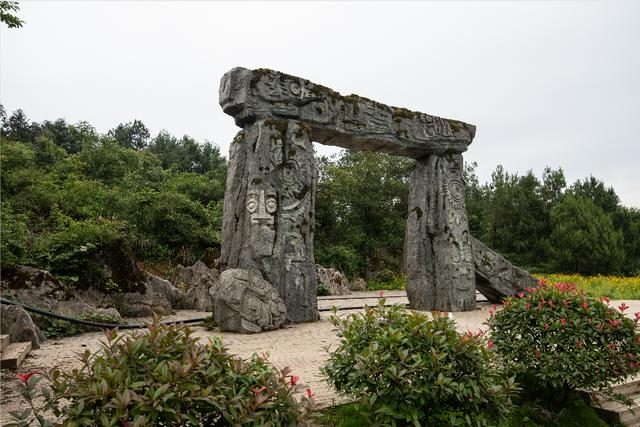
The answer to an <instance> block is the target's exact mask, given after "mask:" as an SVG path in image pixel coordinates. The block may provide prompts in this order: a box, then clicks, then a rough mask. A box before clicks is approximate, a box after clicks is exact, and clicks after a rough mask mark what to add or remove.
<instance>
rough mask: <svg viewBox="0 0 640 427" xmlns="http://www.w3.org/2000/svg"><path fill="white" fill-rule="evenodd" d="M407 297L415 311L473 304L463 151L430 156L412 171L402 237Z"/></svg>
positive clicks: (469, 307)
mask: <svg viewBox="0 0 640 427" xmlns="http://www.w3.org/2000/svg"><path fill="white" fill-rule="evenodd" d="M405 239H406V241H405V251H406V256H405V260H406V261H405V262H406V270H407V296H408V297H409V304H410V306H411V308H414V309H418V310H440V311H467V310H473V309H475V307H476V288H475V274H474V266H473V258H472V249H471V242H470V237H469V224H468V221H467V214H466V202H465V185H464V180H463V174H462V155H460V154H449V155H442V156H439V155H435V154H434V155H429V156H426V157H425V158H423V159H420V160H418V161H417V162H416V167H415V169H414V170H413V172H412V173H411V191H410V194H409V217H408V219H407V235H406V237H405Z"/></svg>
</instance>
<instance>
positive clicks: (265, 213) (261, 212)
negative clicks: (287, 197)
mask: <svg viewBox="0 0 640 427" xmlns="http://www.w3.org/2000/svg"><path fill="white" fill-rule="evenodd" d="M247 210H248V211H249V214H250V215H251V223H252V224H259V225H273V222H274V220H273V214H275V212H276V211H277V210H278V199H277V197H276V193H275V192H274V191H267V192H265V191H264V190H252V191H250V192H249V194H248V195H247Z"/></svg>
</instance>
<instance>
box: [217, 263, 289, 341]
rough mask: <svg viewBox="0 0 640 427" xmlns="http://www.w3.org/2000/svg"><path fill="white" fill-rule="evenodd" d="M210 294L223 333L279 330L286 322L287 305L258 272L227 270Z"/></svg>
mask: <svg viewBox="0 0 640 427" xmlns="http://www.w3.org/2000/svg"><path fill="white" fill-rule="evenodd" d="M210 293H211V300H212V302H213V318H214V320H215V321H216V324H217V325H218V326H219V327H220V330H221V331H226V332H239V333H243V334H253V333H258V332H262V331H268V330H272V329H278V328H280V327H281V326H282V325H283V324H284V322H285V320H286V317H287V308H286V306H285V304H284V302H283V301H282V299H281V298H280V296H279V295H278V293H277V292H276V290H275V289H274V288H273V286H271V284H270V283H269V282H267V281H266V280H264V278H263V277H262V274H261V273H260V271H259V270H243V269H229V270H226V271H224V272H222V274H221V275H220V281H219V282H217V283H216V284H215V285H214V286H212V287H211V289H210Z"/></svg>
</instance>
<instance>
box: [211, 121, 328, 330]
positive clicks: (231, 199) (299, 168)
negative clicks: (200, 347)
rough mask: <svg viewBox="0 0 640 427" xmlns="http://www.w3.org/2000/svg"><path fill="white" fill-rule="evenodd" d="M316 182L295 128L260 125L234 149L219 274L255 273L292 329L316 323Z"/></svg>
mask: <svg viewBox="0 0 640 427" xmlns="http://www.w3.org/2000/svg"><path fill="white" fill-rule="evenodd" d="M315 181H316V180H315V160H314V155H313V145H312V143H311V139H310V138H309V133H308V130H307V128H306V127H305V126H304V125H301V124H299V123H298V122H296V121H292V120H289V121H287V120H282V121H276V120H262V121H258V122H256V123H255V124H253V125H247V127H246V128H245V130H244V131H243V132H241V133H240V134H239V135H238V136H237V137H236V140H235V141H234V142H233V143H232V144H231V152H230V155H229V167H228V170H227V187H226V188H227V190H226V192H225V199H224V211H223V216H222V254H221V258H220V268H221V270H222V271H224V270H227V269H235V268H240V269H245V270H251V269H256V270H259V271H260V272H261V273H262V275H263V277H264V279H265V280H266V281H267V282H268V283H271V284H272V285H273V287H274V288H275V289H276V291H277V293H278V295H280V297H281V298H282V300H283V301H284V303H285V305H286V307H287V320H288V321H289V322H291V323H299V322H307V321H313V320H317V319H319V313H318V305H317V298H316V286H317V281H316V268H315V262H314V259H313V229H314V223H315V219H314V200H315ZM214 308H215V307H214ZM214 311H215V310H214Z"/></svg>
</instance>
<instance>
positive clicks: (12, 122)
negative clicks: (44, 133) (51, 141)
mask: <svg viewBox="0 0 640 427" xmlns="http://www.w3.org/2000/svg"><path fill="white" fill-rule="evenodd" d="M1 134H2V136H4V137H5V138H8V139H12V140H14V141H23V142H29V141H35V139H36V137H37V136H38V135H39V134H40V126H39V125H38V124H37V123H30V122H29V119H28V118H27V115H26V114H25V113H24V111H22V110H21V109H18V110H16V111H14V112H13V114H11V116H9V118H7V119H6V120H4V121H3V123H2V132H1Z"/></svg>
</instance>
